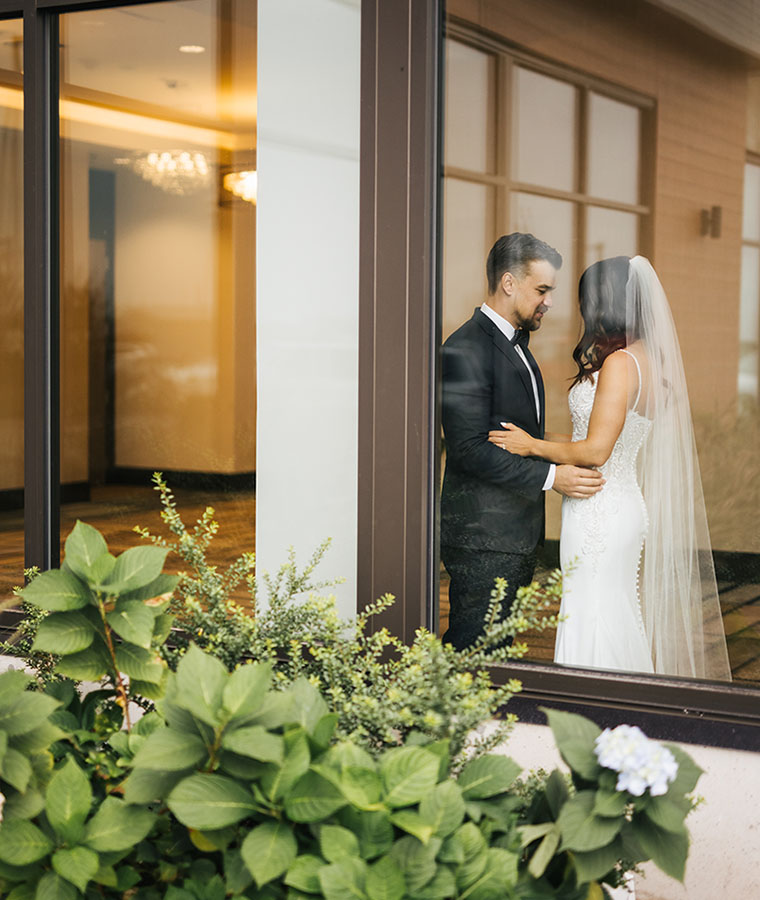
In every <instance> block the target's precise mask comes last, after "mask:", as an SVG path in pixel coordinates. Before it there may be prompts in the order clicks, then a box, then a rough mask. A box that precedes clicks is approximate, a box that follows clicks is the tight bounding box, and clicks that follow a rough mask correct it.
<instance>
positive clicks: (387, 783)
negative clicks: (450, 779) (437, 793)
mask: <svg viewBox="0 0 760 900" xmlns="http://www.w3.org/2000/svg"><path fill="white" fill-rule="evenodd" d="M380 775H381V777H382V779H383V786H384V788H385V797H384V800H385V802H386V803H387V804H388V806H391V807H398V806H410V805H411V804H412V803H419V801H420V800H422V798H423V797H424V796H425V795H426V794H427V793H428V792H429V791H432V790H433V788H434V787H435V785H436V782H437V780H438V757H437V756H435V755H434V754H433V753H428V752H427V750H423V749H422V747H399V748H398V749H394V750H389V751H388V752H387V753H385V755H384V756H383V757H382V759H381V760H380Z"/></svg>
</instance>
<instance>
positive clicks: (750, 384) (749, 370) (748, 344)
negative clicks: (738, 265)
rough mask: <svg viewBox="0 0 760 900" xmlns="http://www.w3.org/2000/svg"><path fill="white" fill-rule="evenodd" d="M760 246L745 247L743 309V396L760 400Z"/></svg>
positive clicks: (740, 361)
mask: <svg viewBox="0 0 760 900" xmlns="http://www.w3.org/2000/svg"><path fill="white" fill-rule="evenodd" d="M758 310H760V248H758V247H742V291H741V307H740V310H739V382H738V385H739V398H740V400H741V399H742V398H744V399H750V400H755V401H756V400H758V335H759V334H760V322H758Z"/></svg>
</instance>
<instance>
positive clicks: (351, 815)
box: [338, 807, 393, 859]
mask: <svg viewBox="0 0 760 900" xmlns="http://www.w3.org/2000/svg"><path fill="white" fill-rule="evenodd" d="M338 819H339V821H340V823H341V825H343V826H345V827H346V828H349V829H350V830H351V831H352V832H353V833H354V834H355V835H356V837H357V838H358V839H359V853H360V855H361V857H362V859H375V858H376V857H378V856H380V855H381V854H383V853H387V852H388V850H390V848H391V845H392V844H393V825H392V824H391V820H390V816H389V815H388V812H387V811H386V810H384V809H381V810H366V811H365V810H359V809H353V808H351V807H346V808H345V809H342V810H340V812H339V813H338Z"/></svg>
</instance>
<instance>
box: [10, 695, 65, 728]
mask: <svg viewBox="0 0 760 900" xmlns="http://www.w3.org/2000/svg"><path fill="white" fill-rule="evenodd" d="M59 705H60V704H59V703H58V701H57V700H55V699H54V698H53V697H48V696H47V694H38V693H36V692H32V691H24V692H23V693H22V694H21V695H19V696H18V697H16V698H14V699H9V702H7V703H3V704H2V706H0V731H4V732H5V733H6V734H7V735H8V737H14V736H15V735H19V734H27V733H28V732H30V731H32V729H34V728H37V727H38V726H39V725H42V724H43V722H45V720H46V719H47V717H48V716H49V715H50V713H52V712H53V710H54V709H56V708H57V707H58V706H59Z"/></svg>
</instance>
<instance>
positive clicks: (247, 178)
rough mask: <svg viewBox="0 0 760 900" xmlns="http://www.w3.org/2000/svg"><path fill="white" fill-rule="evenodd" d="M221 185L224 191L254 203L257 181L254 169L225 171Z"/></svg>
mask: <svg viewBox="0 0 760 900" xmlns="http://www.w3.org/2000/svg"><path fill="white" fill-rule="evenodd" d="M222 186H223V187H224V189H225V191H229V192H230V193H231V194H234V195H235V196H236V197H240V199H241V200H247V201H248V203H253V204H254V205H255V204H256V189H257V187H258V181H257V177H256V170H255V169H248V170H246V171H243V172H227V174H226V175H225V176H224V177H223V178H222Z"/></svg>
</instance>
